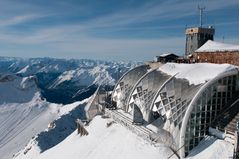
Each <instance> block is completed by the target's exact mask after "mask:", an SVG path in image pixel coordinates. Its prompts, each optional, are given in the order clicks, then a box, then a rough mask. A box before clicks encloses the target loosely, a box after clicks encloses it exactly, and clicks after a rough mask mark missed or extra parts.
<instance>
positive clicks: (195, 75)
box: [159, 63, 237, 85]
mask: <svg viewBox="0 0 239 159" xmlns="http://www.w3.org/2000/svg"><path fill="white" fill-rule="evenodd" d="M159 70H161V71H163V72H165V73H167V74H169V75H172V76H174V75H176V76H175V77H176V78H182V79H187V80H188V81H189V83H190V84H195V85H197V84H201V83H205V82H206V81H208V80H210V79H213V78H215V77H216V76H217V75H219V74H220V73H223V72H227V71H237V69H236V67H235V66H233V65H230V64H211V63H196V64H178V63H167V64H165V65H163V66H161V67H159Z"/></svg>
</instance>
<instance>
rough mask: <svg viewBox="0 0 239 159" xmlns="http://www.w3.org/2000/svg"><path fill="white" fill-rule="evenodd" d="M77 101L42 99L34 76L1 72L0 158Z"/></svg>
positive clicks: (11, 152) (15, 149)
mask: <svg viewBox="0 0 239 159" xmlns="http://www.w3.org/2000/svg"><path fill="white" fill-rule="evenodd" d="M86 101H87V100H85V101H83V103H85V102H86ZM79 104H82V103H81V102H76V103H73V104H70V105H58V104H52V103H49V102H47V101H46V100H44V99H42V97H41V94H40V91H39V89H38V87H37V85H36V79H35V77H34V76H30V77H19V76H16V75H12V74H6V75H5V74H1V75H0V158H1V159H10V158H12V155H13V154H15V153H16V152H18V151H20V150H21V149H22V148H24V146H25V145H26V144H27V143H28V141H29V140H30V139H31V138H32V136H34V135H36V134H38V133H40V132H42V131H43V130H45V129H46V128H47V126H48V124H49V123H50V122H52V121H53V120H55V119H57V118H59V117H60V116H61V115H64V114H66V113H68V112H69V111H71V110H72V109H74V108H75V107H77V106H78V105H79Z"/></svg>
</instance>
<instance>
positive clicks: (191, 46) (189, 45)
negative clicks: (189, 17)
mask: <svg viewBox="0 0 239 159" xmlns="http://www.w3.org/2000/svg"><path fill="white" fill-rule="evenodd" d="M214 33H215V29H214V28H213V27H212V26H209V27H208V28H203V27H194V28H188V29H186V32H185V34H186V46H185V56H188V55H190V54H192V53H194V52H195V50H197V49H198V48H199V47H201V46H202V45H203V44H205V43H206V42H207V41H208V40H213V38H214V37H213V36H214Z"/></svg>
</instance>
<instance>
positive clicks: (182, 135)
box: [179, 69, 238, 158]
mask: <svg viewBox="0 0 239 159" xmlns="http://www.w3.org/2000/svg"><path fill="white" fill-rule="evenodd" d="M237 74H238V70H237V69H235V70H231V71H227V72H223V73H221V74H219V75H217V76H216V77H215V78H213V79H212V80H210V81H208V82H207V83H205V84H204V85H203V86H202V87H201V88H200V89H199V90H198V92H197V93H196V94H195V96H194V97H193V99H192V101H191V102H190V104H189V106H188V108H187V110H186V112H185V116H184V118H183V120H182V127H181V130H180V138H179V147H182V148H181V149H180V151H179V153H180V157H181V158H184V157H185V149H184V144H185V135H186V128H187V124H188V120H189V117H190V115H191V113H192V110H193V108H194V106H195V103H196V102H197V100H198V99H199V97H200V96H201V95H202V93H203V92H204V91H205V90H206V89H207V88H208V87H209V86H211V85H212V84H214V83H215V82H216V81H218V80H219V79H221V78H224V77H228V76H232V75H237Z"/></svg>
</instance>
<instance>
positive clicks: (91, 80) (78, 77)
mask: <svg viewBox="0 0 239 159" xmlns="http://www.w3.org/2000/svg"><path fill="white" fill-rule="evenodd" d="M108 68H109V66H106V65H103V64H102V65H98V66H95V67H93V68H79V69H76V70H70V71H65V72H63V73H62V74H61V75H60V76H59V77H58V78H57V79H56V80H55V81H54V83H53V84H52V85H51V86H50V88H56V87H57V86H59V85H61V84H62V83H64V82H67V81H72V82H76V83H77V84H78V85H79V86H89V85H92V84H97V85H101V84H103V85H114V84H115V79H114V78H113V77H112V76H111V73H112V72H109V71H108V70H107V69H108Z"/></svg>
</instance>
